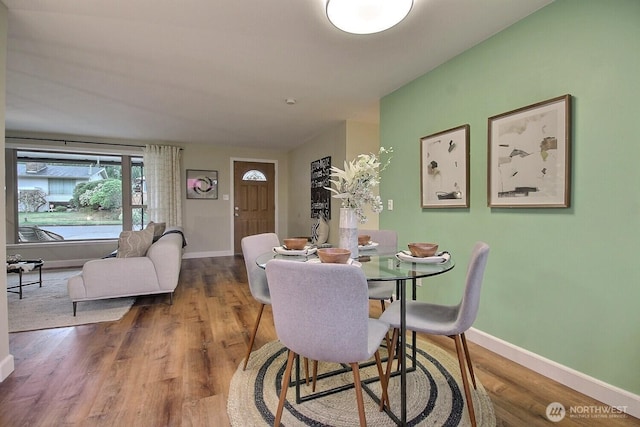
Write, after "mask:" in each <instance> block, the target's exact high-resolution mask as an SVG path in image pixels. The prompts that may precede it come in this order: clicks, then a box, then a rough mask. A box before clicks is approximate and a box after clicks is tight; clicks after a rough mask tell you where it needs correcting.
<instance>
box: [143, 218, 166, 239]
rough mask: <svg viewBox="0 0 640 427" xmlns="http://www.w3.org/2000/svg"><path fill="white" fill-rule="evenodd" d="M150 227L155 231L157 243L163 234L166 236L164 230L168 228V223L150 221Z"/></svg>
mask: <svg viewBox="0 0 640 427" xmlns="http://www.w3.org/2000/svg"><path fill="white" fill-rule="evenodd" d="M149 227H150V228H152V229H153V241H154V242H157V241H158V239H159V238H161V237H162V234H164V230H165V229H166V228H167V223H166V222H153V221H149V223H148V224H147V228H149Z"/></svg>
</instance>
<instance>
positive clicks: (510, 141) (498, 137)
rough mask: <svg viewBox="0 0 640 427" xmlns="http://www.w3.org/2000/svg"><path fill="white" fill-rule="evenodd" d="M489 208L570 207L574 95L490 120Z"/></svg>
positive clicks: (557, 98)
mask: <svg viewBox="0 0 640 427" xmlns="http://www.w3.org/2000/svg"><path fill="white" fill-rule="evenodd" d="M488 144H489V147H488V154H489V155H488V179H487V192H488V198H487V204H488V206H489V207H510V208H513V207H523V208H524V207H527V208H567V207H569V205H570V189H571V187H570V177H571V95H569V94H566V95H562V96H559V97H556V98H552V99H549V100H546V101H542V102H538V103H535V104H532V105H528V106H526V107H522V108H518V109H516V110H513V111H509V112H506V113H502V114H499V115H497V116H493V117H489V119H488Z"/></svg>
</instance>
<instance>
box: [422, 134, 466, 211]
mask: <svg viewBox="0 0 640 427" xmlns="http://www.w3.org/2000/svg"><path fill="white" fill-rule="evenodd" d="M420 179H421V181H420V193H421V205H422V207H423V208H468V207H469V125H468V124H466V125H462V126H458V127H456V128H453V129H449V130H445V131H442V132H438V133H434V134H433V135H429V136H425V137H423V138H420Z"/></svg>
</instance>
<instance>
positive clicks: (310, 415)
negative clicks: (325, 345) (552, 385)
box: [227, 340, 496, 427]
mask: <svg viewBox="0 0 640 427" xmlns="http://www.w3.org/2000/svg"><path fill="white" fill-rule="evenodd" d="M384 351H385V350H384V349H381V351H380V353H381V356H382V357H384V356H385V355H386V354H383V353H384ZM286 358H287V350H286V348H284V347H283V346H282V344H280V342H278V341H272V342H269V343H267V344H265V345H264V346H263V347H262V348H260V349H259V350H256V351H254V352H253V353H251V357H250V359H249V364H248V365H247V369H246V370H245V371H243V370H242V364H240V366H239V367H238V370H237V371H236V372H235V374H234V375H233V378H232V379H231V385H230V388H229V400H228V402H227V411H228V414H229V420H230V422H231V425H232V426H236V427H247V426H272V425H273V422H274V418H275V412H276V410H277V408H278V397H279V395H278V393H279V390H280V384H281V383H282V375H283V374H284V368H285V365H286ZM416 359H417V368H416V370H415V371H413V372H409V373H407V424H408V425H410V426H467V425H471V423H470V421H469V413H468V409H467V407H466V404H465V402H464V389H463V387H462V380H461V378H460V368H459V367H458V366H459V365H458V361H457V359H455V358H454V357H452V356H450V355H449V354H448V353H447V352H445V351H444V350H442V349H440V348H438V347H436V346H435V345H433V344H431V343H428V342H426V341H422V340H419V342H418V349H417V358H416ZM409 363H410V362H409ZM310 365H311V363H310ZM385 366H386V363H383V369H384V368H385ZM339 368H340V365H338V364H330V363H322V362H321V363H320V364H319V366H318V373H319V374H322V373H323V372H327V371H331V370H335V369H339ZM394 368H395V364H394ZM310 370H311V366H310ZM300 371H301V375H302V376H304V369H303V364H302V361H301V369H300ZM360 371H361V378H362V379H363V380H365V379H366V378H371V377H375V376H377V369H376V367H375V364H374V365H373V366H371V367H367V368H361V370H360ZM292 372H293V373H292V378H295V366H294V370H293V371H292ZM345 383H353V374H352V373H351V371H350V370H348V371H347V372H345V373H342V374H339V375H336V376H333V377H328V378H323V379H319V380H318V383H317V387H316V391H321V390H324V389H329V388H332V387H335V386H337V385H341V384H345ZM476 383H477V390H474V389H473V385H471V390H472V394H473V406H474V409H475V413H476V420H477V422H478V425H479V426H495V425H496V420H495V414H494V412H493V405H492V404H491V400H490V399H489V396H488V395H487V393H486V391H485V389H484V388H483V387H482V385H481V384H480V382H479V381H478V378H477V376H476ZM369 387H370V389H371V391H372V392H373V393H374V395H375V396H377V397H380V394H381V390H380V385H379V382H378V381H376V382H373V383H371V384H370V385H369ZM300 389H301V395H302V396H305V395H309V394H311V385H309V386H307V385H304V384H303V385H301V387H300ZM363 394H364V405H365V412H366V417H367V425H369V426H394V425H395V423H394V421H393V420H392V419H391V418H390V417H389V416H388V415H387V414H386V413H385V412H380V411H379V410H378V405H377V404H376V403H375V402H374V400H373V399H372V398H371V397H370V396H369V395H368V394H367V393H366V392H364V393H363ZM389 397H390V400H391V409H392V411H394V413H396V414H397V415H398V416H399V414H400V376H396V377H392V378H391V380H390V382H389ZM295 402H296V391H295V386H291V387H289V390H288V392H287V402H286V404H285V409H284V413H283V416H282V424H283V425H285V426H304V425H309V426H336V427H337V426H349V427H350V426H358V425H359V420H358V409H357V403H356V397H355V392H354V390H353V388H351V389H349V390H346V391H342V392H339V393H336V394H332V395H329V396H325V397H321V398H318V399H314V400H310V401H306V402H302V403H300V404H296V403H295Z"/></svg>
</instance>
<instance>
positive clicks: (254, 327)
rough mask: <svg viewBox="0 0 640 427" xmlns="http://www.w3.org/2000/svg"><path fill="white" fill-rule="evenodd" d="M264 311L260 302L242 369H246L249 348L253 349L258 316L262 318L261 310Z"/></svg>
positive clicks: (258, 322) (258, 323)
mask: <svg viewBox="0 0 640 427" xmlns="http://www.w3.org/2000/svg"><path fill="white" fill-rule="evenodd" d="M263 311H264V304H260V311H258V318H257V319H256V323H255V325H253V332H252V333H251V338H250V339H249V348H247V357H245V358H244V366H243V367H242V370H243V371H244V370H245V369H247V363H249V356H250V355H251V350H252V349H253V341H255V339H256V333H257V332H258V326H259V325H260V318H262V312H263Z"/></svg>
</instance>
